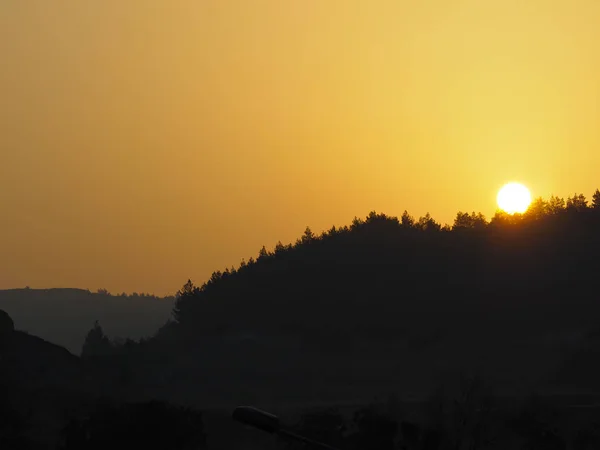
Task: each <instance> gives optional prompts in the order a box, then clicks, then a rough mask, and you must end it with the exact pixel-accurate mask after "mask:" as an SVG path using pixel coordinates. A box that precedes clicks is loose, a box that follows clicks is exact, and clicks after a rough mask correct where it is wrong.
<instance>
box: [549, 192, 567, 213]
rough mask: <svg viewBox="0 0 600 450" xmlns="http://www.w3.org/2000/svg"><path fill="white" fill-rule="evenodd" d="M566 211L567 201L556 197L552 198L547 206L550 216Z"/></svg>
mask: <svg viewBox="0 0 600 450" xmlns="http://www.w3.org/2000/svg"><path fill="white" fill-rule="evenodd" d="M564 210H565V199H564V198H560V197H557V196H555V195H553V196H551V197H550V200H548V204H547V211H548V214H551V215H556V214H560V213H561V212H563V211H564Z"/></svg>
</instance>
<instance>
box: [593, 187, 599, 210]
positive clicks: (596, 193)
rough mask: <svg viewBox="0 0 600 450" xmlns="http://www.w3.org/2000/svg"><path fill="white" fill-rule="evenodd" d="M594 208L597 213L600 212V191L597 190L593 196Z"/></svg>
mask: <svg viewBox="0 0 600 450" xmlns="http://www.w3.org/2000/svg"><path fill="white" fill-rule="evenodd" d="M592 208H593V209H594V210H595V211H600V190H598V189H596V192H594V195H593V196H592Z"/></svg>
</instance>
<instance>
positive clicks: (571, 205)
mask: <svg viewBox="0 0 600 450" xmlns="http://www.w3.org/2000/svg"><path fill="white" fill-rule="evenodd" d="M587 207H588V205H587V200H586V198H585V195H583V194H575V195H573V197H569V198H568V199H567V210H568V211H572V212H583V211H585V210H586V209H587Z"/></svg>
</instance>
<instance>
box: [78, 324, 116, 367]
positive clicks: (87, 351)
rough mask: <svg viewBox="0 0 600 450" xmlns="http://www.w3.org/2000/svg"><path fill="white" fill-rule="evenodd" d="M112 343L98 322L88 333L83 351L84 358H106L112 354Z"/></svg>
mask: <svg viewBox="0 0 600 450" xmlns="http://www.w3.org/2000/svg"><path fill="white" fill-rule="evenodd" d="M112 349H113V347H112V343H111V342H110V339H109V338H108V336H106V335H105V334H104V330H102V327H101V326H100V323H99V322H98V321H97V320H96V322H94V327H93V328H92V329H91V330H90V331H89V332H88V334H87V336H86V337H85V342H84V343H83V348H82V349H81V357H82V358H93V357H96V356H106V355H109V354H110V353H111V352H112Z"/></svg>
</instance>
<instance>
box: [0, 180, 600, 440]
mask: <svg viewBox="0 0 600 450" xmlns="http://www.w3.org/2000/svg"><path fill="white" fill-rule="evenodd" d="M599 230H600V192H598V191H596V193H595V194H594V196H593V199H592V201H591V203H590V204H589V205H588V202H587V200H586V199H585V197H584V196H582V195H580V194H576V195H574V196H573V197H570V198H568V199H567V200H566V201H563V200H562V199H560V198H556V197H552V198H551V199H549V200H548V201H544V200H542V199H537V200H536V201H534V202H533V203H532V205H531V207H530V208H529V210H528V211H527V212H526V213H525V214H523V215H513V216H509V215H507V214H503V213H500V212H499V213H497V214H496V215H495V216H494V217H493V218H492V220H491V221H489V222H488V221H487V220H486V219H485V218H484V217H483V216H482V215H481V214H478V213H463V212H459V213H458V214H457V216H456V219H455V222H454V224H453V225H452V226H442V225H441V224H439V223H437V222H436V221H435V220H434V219H433V218H432V217H431V216H430V215H429V214H427V215H425V216H424V217H421V218H418V219H415V218H413V217H411V216H410V215H409V214H408V213H407V212H405V213H404V214H403V215H402V216H401V217H400V218H396V217H389V216H386V215H384V214H377V213H371V214H370V215H369V216H368V217H367V218H366V219H365V220H362V219H355V220H354V221H353V223H352V224H351V225H349V226H346V227H342V228H332V229H330V230H328V231H327V232H325V233H323V234H321V235H315V234H314V233H312V231H311V230H310V229H308V228H307V229H306V231H305V233H304V234H303V235H302V236H301V237H300V238H299V239H298V241H297V242H296V243H295V244H294V245H283V244H281V243H279V244H277V245H276V246H275V248H274V250H273V251H268V250H267V249H266V248H262V249H261V250H260V252H259V254H258V257H257V258H256V259H254V258H250V259H249V260H248V261H247V262H245V261H244V262H242V263H241V264H240V265H239V266H238V267H237V268H231V269H227V270H225V271H223V272H215V273H214V274H213V275H212V277H211V278H210V279H209V280H208V281H207V282H206V283H204V284H202V285H201V286H195V285H194V284H193V283H192V282H191V281H190V282H188V283H186V284H185V286H184V287H183V288H182V289H181V291H180V292H179V293H178V294H177V297H176V302H175V308H174V310H173V319H172V320H171V321H170V322H169V323H167V324H166V325H165V326H163V327H162V328H160V329H159V330H157V332H156V333H155V335H154V336H152V337H150V338H148V339H142V340H132V339H129V340H117V339H111V338H110V337H109V336H108V335H107V334H106V333H105V331H104V328H103V326H102V324H101V323H100V322H96V323H95V324H94V326H93V328H92V329H91V330H90V331H89V332H88V334H87V336H86V338H85V342H84V343H83V345H82V346H81V349H82V351H81V357H76V356H75V355H73V354H71V353H69V352H67V351H66V350H65V349H63V348H60V347H57V346H55V345H52V344H50V343H48V342H45V341H43V340H41V339H39V338H36V337H34V336H31V335H29V334H27V333H24V332H22V331H19V321H16V324H15V323H14V322H13V320H12V319H11V318H10V317H9V316H8V315H7V314H5V313H0V358H1V362H2V371H0V376H1V377H2V378H1V379H0V381H1V383H2V386H1V387H3V388H4V391H3V392H6V393H7V394H6V395H7V396H10V397H11V398H10V403H7V404H9V405H16V406H17V407H18V408H16V409H15V407H14V406H10V407H9V406H7V407H6V408H5V411H7V413H6V414H7V415H10V416H12V417H16V418H17V419H18V420H16V421H15V422H14V423H21V424H22V426H20V428H19V427H16V428H14V429H16V430H19V431H18V432H16V431H10V432H5V434H6V436H9V437H8V438H7V439H13V440H15V439H17V440H18V439H20V437H19V436H21V435H22V434H23V433H25V432H24V431H23V430H29V431H28V432H26V433H29V435H30V436H35V437H36V439H37V440H36V442H42V441H43V442H45V443H48V442H57V440H58V436H59V435H61V434H60V430H62V436H63V440H62V441H61V442H62V444H61V445H62V447H63V448H75V447H79V448H97V447H96V446H98V445H104V446H107V445H108V446H112V443H113V442H116V440H122V441H123V442H133V441H136V440H138V439H139V437H135V436H138V435H136V434H135V433H134V432H133V431H134V430H141V429H145V428H148V434H147V436H146V437H144V439H146V441H144V442H147V443H148V446H150V445H152V444H154V445H155V447H154V448H162V447H166V446H168V445H170V444H171V443H173V442H175V441H172V442H171V441H169V442H167V441H166V440H162V441H161V440H160V439H159V438H158V437H156V438H152V437H149V436H154V435H153V434H152V432H154V431H155V430H156V429H158V428H159V427H158V425H156V423H155V422H153V420H155V418H157V417H163V418H164V421H165V423H169V421H170V420H176V421H183V422H184V423H188V422H186V420H188V419H187V418H188V417H191V418H194V419H193V420H192V422H194V423H196V420H198V421H199V420H200V419H199V417H198V416H195V415H194V414H195V412H194V411H196V410H198V409H200V410H202V411H203V415H202V421H201V422H202V425H203V426H204V424H206V433H207V435H208V440H207V441H206V442H204V441H202V439H200V437H201V436H202V435H203V433H204V431H202V430H203V428H202V429H199V428H193V427H191V428H189V429H188V428H185V427H184V428H183V429H181V430H180V431H178V432H177V433H180V434H181V435H182V436H188V437H190V442H193V443H194V444H193V445H197V446H202V445H207V446H208V448H211V447H212V448H233V447H235V446H237V445H240V446H244V448H251V447H252V445H254V444H255V447H256V448H261V447H263V446H264V444H265V441H264V440H261V438H254V437H253V435H250V434H247V433H246V432H245V431H243V430H241V429H240V427H238V428H234V427H233V425H232V424H231V423H229V422H230V421H231V420H230V417H229V414H224V415H223V414H222V413H219V412H218V411H223V410H225V411H228V410H230V408H232V407H234V406H237V405H239V404H254V405H257V406H258V407H261V408H266V409H269V410H271V409H273V411H275V412H279V413H280V414H281V415H285V414H291V412H292V411H304V413H303V414H302V416H301V420H300V421H299V422H298V424H297V426H296V428H295V430H296V432H298V433H299V434H303V435H306V436H307V437H309V438H310V439H313V440H317V441H321V442H325V443H327V444H329V445H332V446H335V447H337V448H348V449H354V448H356V449H358V448H372V449H391V448H442V447H443V446H445V447H443V448H447V446H448V445H450V446H452V448H457V447H456V445H459V444H460V445H463V446H464V445H467V446H469V447H470V448H473V449H475V448H485V446H486V445H491V443H492V442H500V441H502V442H503V443H504V444H505V446H506V448H511V446H512V443H513V442H521V443H523V442H527V443H529V445H532V446H535V445H537V446H538V447H539V448H564V446H565V445H566V444H565V443H566V442H570V443H571V444H572V445H573V446H574V448H586V447H585V446H586V445H588V446H589V445H591V446H592V447H594V446H595V445H596V444H597V443H598V442H599V440H598V438H597V436H598V435H599V434H600V433H598V431H597V429H596V427H595V426H594V420H598V419H600V417H597V416H598V414H597V410H596V409H595V408H594V407H593V405H594V403H597V400H598V394H600V319H599V317H600V303H599V302H598V294H599V292H598V287H597V281H596V275H597V273H598V271H599V270H600V260H599V255H600V232H599ZM98 295H106V293H103V294H98ZM461 373H462V374H464V376H465V377H466V378H464V379H466V380H476V379H481V380H484V381H485V383H484V385H485V386H488V387H489V388H486V389H483V390H482V388H481V387H478V388H474V387H473V386H476V385H477V383H472V382H467V383H463V382H462V381H461V382H459V383H458V388H457V389H456V390H455V391H453V392H449V391H447V390H446V391H443V395H442V394H440V395H439V396H435V395H434V396H433V397H432V394H433V393H435V392H436V388H438V387H440V386H446V388H447V387H448V386H451V385H452V382H451V381H449V380H453V379H455V378H456V376H457V375H459V374H461ZM461 379H462V378H461ZM477 386H479V385H477ZM532 393H537V394H538V395H539V398H540V399H542V400H540V401H538V400H535V401H533V400H531V399H530V396H531V394H532ZM9 394H10V395H9ZM389 395H396V396H397V397H398V398H399V399H401V401H400V402H399V405H400V406H398V405H396V406H390V407H389V408H388V409H386V410H385V411H382V410H381V409H380V407H381V402H374V403H373V404H374V405H378V406H373V407H364V405H365V404H367V403H369V402H371V401H372V400H373V397H376V396H379V397H380V398H381V397H383V398H385V397H387V396H389ZM436 395H437V394H436ZM490 398H493V399H494V404H495V406H491V404H490V402H489V401H488V399H490ZM535 398H538V397H535ZM107 402H108V403H107ZM148 402H153V403H148ZM515 402H516V403H515ZM540 404H541V405H542V406H539V405H540ZM107 405H108V406H107ZM136 405H137V406H136ZM175 405H182V406H186V407H193V409H186V410H185V411H187V412H182V411H183V410H179V409H178V408H179V406H175ZM331 405H338V407H339V409H334V410H331V409H325V410H323V409H319V407H329V406H331ZM343 405H346V406H343ZM361 405H362V406H361ZM583 406H586V408H582V407H583ZM307 408H308V411H307ZM315 408H316V409H315ZM27 411H30V412H32V414H33V415H28V414H27ZM556 411H558V412H556ZM417 412H418V414H417ZM349 416H350V417H351V418H349ZM413 416H414V417H413ZM109 418H110V420H109ZM173 418H177V419H173ZM113 419H114V420H113ZM27 422H28V423H27ZM198 423H199V422H198ZM142 424H143V425H142ZM64 427H66V428H64ZM103 427H105V428H103ZM150 428H152V430H150ZM32 430H33V431H32ZM90 430H92V431H90ZM93 430H95V431H93ZM192 430H195V431H193V432H192ZM130 432H131V433H130ZM188 432H189V433H192V434H191V435H190V434H188ZM90 433H92V434H94V433H95V434H94V435H95V436H98V437H97V438H94V439H91V438H90V439H88V438H85V439H88V440H85V439H84V438H83V437H82V436H90ZM194 433H195V434H194ZM100 436H108V437H107V438H106V439H109V437H110V436H112V438H110V439H113V440H112V441H111V440H102V439H104V438H100ZM192 436H195V437H193V439H192ZM212 436H215V440H213V439H212ZM82 439H84V440H83V441H82ZM255 439H256V440H255ZM184 441H185V442H188V440H187V437H186V438H185V439H183V438H182V440H180V441H177V442H178V443H177V444H176V445H177V446H182V447H178V448H184V447H185V445H188V444H184V443H183V442H184ZM19 442H23V441H19ZM203 442H204V443H203ZM19 445H21V444H19ZM23 445H26V444H23ZM27 445H29V444H27ZM31 445H33V444H31ZM40 445H41V444H40ZM132 445H133V444H132ZM401 446H404V447H401ZM540 446H541V447H540ZM577 446H579V447H577ZM252 448H254V447H252ZM532 448H536V447H532Z"/></svg>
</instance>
